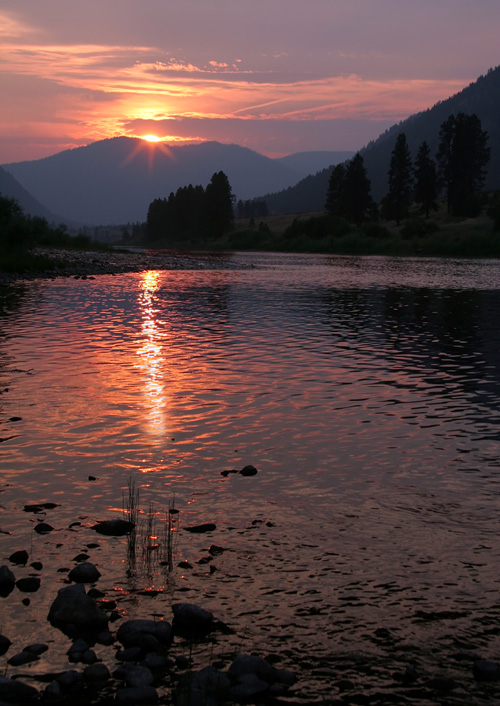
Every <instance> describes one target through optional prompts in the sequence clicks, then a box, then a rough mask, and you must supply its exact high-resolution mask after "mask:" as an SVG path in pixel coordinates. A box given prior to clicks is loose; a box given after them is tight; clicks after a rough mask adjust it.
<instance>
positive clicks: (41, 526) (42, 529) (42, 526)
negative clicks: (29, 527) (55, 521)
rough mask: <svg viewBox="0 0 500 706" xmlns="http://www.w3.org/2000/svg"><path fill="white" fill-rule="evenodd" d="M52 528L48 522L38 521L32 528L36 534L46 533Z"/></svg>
mask: <svg viewBox="0 0 500 706" xmlns="http://www.w3.org/2000/svg"><path fill="white" fill-rule="evenodd" d="M53 529H54V528H53V527H52V525H49V523H48V522H39V523H38V524H37V525H35V527H34V530H35V532H37V533H38V534H48V533H49V532H52V530H53Z"/></svg>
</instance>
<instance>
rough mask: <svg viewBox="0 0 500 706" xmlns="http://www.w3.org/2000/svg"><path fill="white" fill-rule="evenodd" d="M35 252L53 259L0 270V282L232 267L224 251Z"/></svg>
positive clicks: (46, 250)
mask: <svg viewBox="0 0 500 706" xmlns="http://www.w3.org/2000/svg"><path fill="white" fill-rule="evenodd" d="M33 252H34V254H35V255H43V256H44V257H48V258H50V259H51V260H52V261H53V262H54V266H53V267H51V268H48V269H45V270H38V271H28V270H26V271H24V272H15V273H12V272H0V284H9V283H11V282H18V281H22V280H34V279H55V278H56V277H77V278H82V279H85V278H87V277H95V276H97V275H117V274H121V273H126V272H145V271H148V270H208V269H234V268H235V265H234V263H231V262H230V261H229V258H228V256H227V254H224V253H201V252H200V253H198V252H193V253H188V252H187V253H178V252H173V251H164V250H142V249H140V248H137V249H135V250H130V251H129V252H126V251H123V250H116V251H112V250H111V251H102V252H101V251H90V250H89V251H86V250H65V249H61V248H37V249H36V250H35V251H33Z"/></svg>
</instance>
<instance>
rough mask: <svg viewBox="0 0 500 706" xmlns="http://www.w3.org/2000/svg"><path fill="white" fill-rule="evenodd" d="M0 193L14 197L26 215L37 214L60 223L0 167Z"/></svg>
mask: <svg viewBox="0 0 500 706" xmlns="http://www.w3.org/2000/svg"><path fill="white" fill-rule="evenodd" d="M0 194H1V195H2V196H5V197H7V198H9V199H15V200H16V201H17V203H18V204H19V205H20V206H21V208H22V209H23V212H24V213H25V214H26V215H27V216H39V217H41V218H45V219H46V220H47V221H48V222H49V223H60V220H61V219H58V217H57V216H55V215H54V214H53V213H51V212H50V211H49V210H48V209H46V208H45V207H44V206H42V204H41V203H39V202H38V201H37V200H36V199H35V198H33V196H32V195H31V194H30V193H29V192H28V191H26V189H24V188H23V187H22V186H21V184H20V183H19V182H18V181H17V180H16V179H14V177H13V176H12V174H9V173H8V172H7V171H5V169H2V167H0Z"/></svg>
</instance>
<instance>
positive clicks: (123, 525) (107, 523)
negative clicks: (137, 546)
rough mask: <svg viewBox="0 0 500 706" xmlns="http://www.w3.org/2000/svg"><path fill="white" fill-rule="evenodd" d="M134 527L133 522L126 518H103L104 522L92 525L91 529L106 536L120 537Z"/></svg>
mask: <svg viewBox="0 0 500 706" xmlns="http://www.w3.org/2000/svg"><path fill="white" fill-rule="evenodd" d="M134 527H135V524H134V523H133V522H127V520H104V522H98V523H97V524H96V525H93V526H92V527H91V529H93V530H94V531H95V532H98V533H99V534H104V535H107V536H108V537H122V536H123V535H124V534H129V533H130V532H132V530H133V529H134Z"/></svg>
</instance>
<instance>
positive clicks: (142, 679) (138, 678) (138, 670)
mask: <svg viewBox="0 0 500 706" xmlns="http://www.w3.org/2000/svg"><path fill="white" fill-rule="evenodd" d="M113 676H114V677H115V679H122V680H123V681H124V682H125V683H126V684H127V686H151V684H152V683H153V681H154V680H153V673H152V671H151V670H150V669H148V668H147V667H141V666H139V665H138V664H132V663H131V662H124V663H123V664H120V666H119V667H117V668H116V669H115V671H114V672H113Z"/></svg>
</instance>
